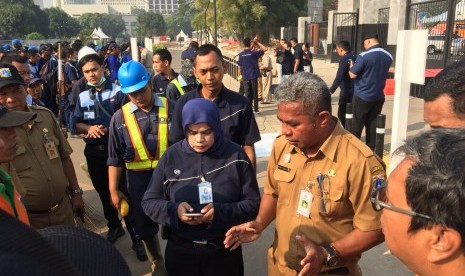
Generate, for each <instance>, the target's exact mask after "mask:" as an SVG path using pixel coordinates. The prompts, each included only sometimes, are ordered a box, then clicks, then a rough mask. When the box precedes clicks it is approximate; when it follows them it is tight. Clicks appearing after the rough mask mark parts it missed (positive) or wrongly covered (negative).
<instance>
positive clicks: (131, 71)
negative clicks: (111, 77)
mask: <svg viewBox="0 0 465 276" xmlns="http://www.w3.org/2000/svg"><path fill="white" fill-rule="evenodd" d="M149 80H150V73H149V72H148V71H147V69H145V67H144V65H142V64H141V63H139V62H137V61H133V60H131V61H128V62H126V63H123V64H122V65H121V67H120V68H119V70H118V81H119V84H120V86H121V91H123V93H124V94H129V93H132V92H135V91H137V90H139V89H142V88H144V87H145V86H146V85H147V83H148V82H149Z"/></svg>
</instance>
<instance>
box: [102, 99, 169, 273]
mask: <svg viewBox="0 0 465 276" xmlns="http://www.w3.org/2000/svg"><path fill="white" fill-rule="evenodd" d="M173 106H174V103H172V102H170V101H169V100H167V99H166V98H164V97H158V96H156V95H155V94H154V103H153V107H152V109H151V110H150V111H149V112H148V113H145V112H144V111H142V110H140V109H138V108H137V106H136V105H135V104H133V103H132V102H129V103H127V104H125V105H124V106H123V107H122V109H121V110H119V111H117V112H116V113H115V115H114V116H113V118H112V121H111V123H110V130H109V133H110V135H109V137H110V141H109V147H108V148H109V154H108V155H109V157H108V163H107V164H108V165H110V166H116V167H122V166H125V167H126V169H127V170H126V179H127V184H128V191H129V199H130V209H129V210H130V214H131V215H132V217H133V218H134V225H133V226H134V231H135V234H136V236H137V237H138V238H140V239H142V241H143V242H144V245H145V246H146V251H147V255H148V257H149V260H150V261H151V262H152V263H154V264H155V269H156V270H155V271H154V272H155V275H161V274H156V273H157V269H158V267H163V270H164V266H163V257H162V254H161V251H160V248H159V242H158V238H157V236H156V235H157V233H158V229H159V227H158V224H157V223H155V222H154V221H152V220H151V219H150V218H149V217H148V216H147V215H145V213H144V212H143V210H142V207H141V201H142V197H143V196H144V193H145V191H146V189H147V185H148V184H149V182H150V178H151V177H152V172H153V170H154V168H155V167H156V165H157V163H158V159H159V158H160V156H161V155H163V153H164V152H165V150H166V148H167V147H168V128H169V123H170V121H171V116H172V110H173Z"/></svg>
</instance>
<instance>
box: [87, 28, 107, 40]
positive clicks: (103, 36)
mask: <svg viewBox="0 0 465 276" xmlns="http://www.w3.org/2000/svg"><path fill="white" fill-rule="evenodd" d="M91 36H92V38H93V39H106V38H110V37H109V36H107V35H106V34H105V33H104V32H103V31H102V29H101V28H100V27H98V29H97V28H95V29H94V31H93V32H92V34H91Z"/></svg>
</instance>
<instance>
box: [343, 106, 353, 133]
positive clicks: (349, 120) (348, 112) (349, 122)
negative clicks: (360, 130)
mask: <svg viewBox="0 0 465 276" xmlns="http://www.w3.org/2000/svg"><path fill="white" fill-rule="evenodd" d="M353 117H354V114H353V113H352V103H346V118H345V124H344V126H345V129H346V130H347V131H349V132H352V131H351V130H352V118H353Z"/></svg>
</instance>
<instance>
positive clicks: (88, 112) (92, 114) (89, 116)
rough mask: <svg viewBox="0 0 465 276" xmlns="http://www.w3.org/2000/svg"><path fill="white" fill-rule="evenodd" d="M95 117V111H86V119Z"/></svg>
mask: <svg viewBox="0 0 465 276" xmlns="http://www.w3.org/2000/svg"><path fill="white" fill-rule="evenodd" d="M93 119H95V111H84V120H93Z"/></svg>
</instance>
